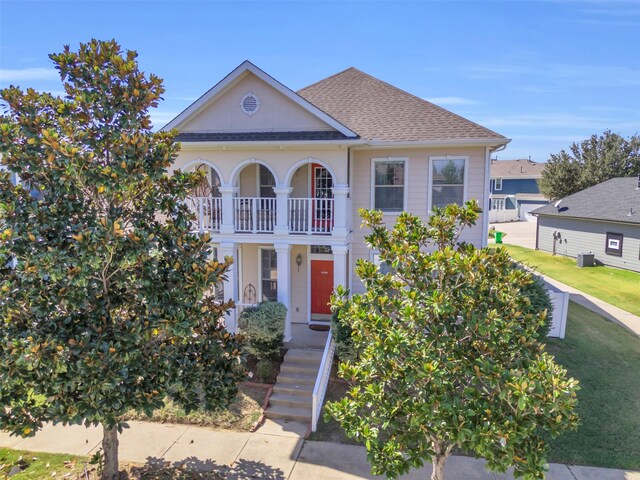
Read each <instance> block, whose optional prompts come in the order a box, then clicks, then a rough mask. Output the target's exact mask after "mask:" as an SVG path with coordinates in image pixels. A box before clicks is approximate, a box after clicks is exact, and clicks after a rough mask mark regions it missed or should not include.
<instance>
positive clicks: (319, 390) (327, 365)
mask: <svg viewBox="0 0 640 480" xmlns="http://www.w3.org/2000/svg"><path fill="white" fill-rule="evenodd" d="M335 350H336V342H334V341H333V335H332V334H331V330H329V336H328V337H327V343H326V344H325V346H324V352H323V354H322V361H321V362H320V369H319V370H318V376H317V377H316V384H315V385H314V387H313V398H312V400H313V403H312V405H311V431H312V432H315V431H316V429H317V428H318V419H319V418H320V412H321V411H322V405H323V404H324V396H325V394H326V393H327V385H328V384H329V377H330V376H331V366H332V365H333V354H334V353H335Z"/></svg>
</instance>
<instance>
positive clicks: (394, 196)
mask: <svg viewBox="0 0 640 480" xmlns="http://www.w3.org/2000/svg"><path fill="white" fill-rule="evenodd" d="M406 168H407V159H406V158H392V157H388V158H374V159H373V160H372V165H371V170H372V172H371V173H372V175H371V197H372V198H371V200H372V202H371V203H372V204H373V208H374V209H376V210H382V211H383V212H401V211H403V210H404V209H405V196H406V190H407V183H406V182H407V175H406V173H407V172H406Z"/></svg>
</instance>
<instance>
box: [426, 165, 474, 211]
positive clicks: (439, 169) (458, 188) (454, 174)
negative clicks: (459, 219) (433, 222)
mask: <svg viewBox="0 0 640 480" xmlns="http://www.w3.org/2000/svg"><path fill="white" fill-rule="evenodd" d="M467 161H468V159H467V157H452V156H447V157H431V176H430V179H429V180H430V190H431V191H430V193H429V194H430V197H431V207H430V208H433V207H445V206H447V205H449V204H450V203H457V204H458V205H462V204H463V203H464V201H465V194H466V191H465V190H466V188H465V185H466V176H467V175H466V170H467Z"/></svg>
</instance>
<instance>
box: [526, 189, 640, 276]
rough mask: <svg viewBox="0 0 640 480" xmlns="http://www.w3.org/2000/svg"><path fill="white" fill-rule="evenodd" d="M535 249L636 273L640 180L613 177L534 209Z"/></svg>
mask: <svg viewBox="0 0 640 480" xmlns="http://www.w3.org/2000/svg"><path fill="white" fill-rule="evenodd" d="M532 213H533V214H534V215H536V216H537V217H538V229H537V237H536V249H539V250H544V251H546V252H552V253H554V254H559V255H566V256H569V257H577V255H578V254H580V253H593V254H594V255H595V260H596V262H597V263H600V264H604V265H610V266H613V267H619V268H625V269H628V270H635V271H637V272H640V178H636V177H625V178H612V179H611V180H607V181H606V182H602V183H599V184H598V185H594V186H593V187H589V188H586V189H584V190H582V191H580V192H578V193H574V194H573V195H569V196H568V197H566V198H563V199H562V200H559V201H558V202H555V203H553V204H548V205H546V206H544V207H542V208H539V209H537V210H535V211H534V212H532Z"/></svg>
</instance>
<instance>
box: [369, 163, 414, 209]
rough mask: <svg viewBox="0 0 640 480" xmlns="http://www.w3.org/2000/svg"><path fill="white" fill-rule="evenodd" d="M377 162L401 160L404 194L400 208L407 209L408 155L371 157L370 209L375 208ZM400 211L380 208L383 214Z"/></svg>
mask: <svg viewBox="0 0 640 480" xmlns="http://www.w3.org/2000/svg"><path fill="white" fill-rule="evenodd" d="M378 162H403V163H404V184H403V188H404V192H403V193H404V195H403V198H402V210H401V212H406V211H407V203H408V199H409V157H375V158H372V159H371V181H370V189H371V198H370V201H371V209H372V210H373V209H375V208H376V163H378ZM401 212H389V211H385V210H382V214H383V215H399V214H400V213H401Z"/></svg>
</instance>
